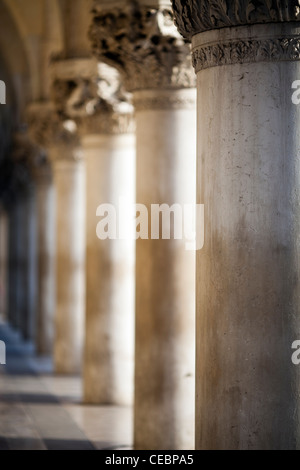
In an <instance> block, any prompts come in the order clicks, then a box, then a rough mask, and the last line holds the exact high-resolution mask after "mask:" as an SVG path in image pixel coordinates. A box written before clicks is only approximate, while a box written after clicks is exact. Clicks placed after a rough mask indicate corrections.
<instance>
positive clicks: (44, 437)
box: [0, 325, 132, 450]
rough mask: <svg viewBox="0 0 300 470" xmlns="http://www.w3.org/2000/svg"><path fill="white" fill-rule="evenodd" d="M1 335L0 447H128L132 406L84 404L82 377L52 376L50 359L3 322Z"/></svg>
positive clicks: (13, 448) (66, 448) (49, 448)
mask: <svg viewBox="0 0 300 470" xmlns="http://www.w3.org/2000/svg"><path fill="white" fill-rule="evenodd" d="M0 340H2V341H4V342H5V343H6V347H7V359H6V362H7V365H6V366H1V365H0V450H97V449H130V448H132V410H131V409H130V408H121V407H110V406H85V405H82V404H81V403H80V400H81V380H80V378H78V377H59V376H54V375H53V374H52V373H51V370H52V364H51V362H50V361H49V360H47V359H37V358H35V357H34V353H33V348H32V346H31V345H30V344H26V343H24V342H22V341H21V340H20V338H19V336H18V335H17V334H16V333H14V332H13V331H12V330H11V329H9V328H8V327H7V326H3V325H0Z"/></svg>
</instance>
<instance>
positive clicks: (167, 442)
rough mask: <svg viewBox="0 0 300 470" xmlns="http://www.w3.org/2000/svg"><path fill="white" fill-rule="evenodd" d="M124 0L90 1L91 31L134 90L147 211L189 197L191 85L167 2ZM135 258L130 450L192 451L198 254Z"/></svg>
mask: <svg viewBox="0 0 300 470" xmlns="http://www.w3.org/2000/svg"><path fill="white" fill-rule="evenodd" d="M129 3H130V8H128V5H129V4H128V2H122V1H119V2H114V8H113V7H112V5H111V3H110V2H107V1H104V2H103V1H102V2H100V1H96V2H95V5H94V22H93V24H92V26H91V30H90V37H91V40H92V43H93V49H94V52H95V53H96V55H97V56H98V57H99V59H100V60H103V61H107V62H109V63H111V64H114V65H115V66H116V67H117V68H118V69H119V71H120V72H121V73H122V75H123V80H124V84H125V86H126V88H127V90H129V91H132V92H133V96H134V105H135V108H136V125H137V147H136V148H137V202H138V203H140V204H144V205H145V206H146V207H147V209H148V213H149V214H150V213H151V205H152V204H168V205H170V206H172V205H173V204H179V205H181V206H182V207H183V205H184V204H194V203H195V194H196V176H195V173H196V103H195V98H196V91H195V89H194V88H193V87H194V73H193V70H192V68H191V64H190V61H189V55H190V50H189V46H187V45H186V44H185V43H184V41H183V40H182V39H180V37H179V35H178V33H177V31H176V30H175V27H174V25H173V17H172V14H171V12H170V4H169V2H162V1H149V2H148V3H147V4H146V3H145V2H135V3H133V2H129ZM124 24H125V25H126V28H127V29H125V28H124ZM110 25H113V27H111V26H110ZM124 30H125V31H126V32H125V38H123V39H120V38H122V34H121V31H123V32H124ZM106 35H107V36H109V37H110V38H111V40H110V41H105V38H104V36H106ZM136 262H137V268H136V353H135V363H136V366H135V448H136V449H192V448H193V447H194V388H195V384H194V369H195V366H194V357H195V349H194V336H195V322H194V314H195V305H194V301H195V253H194V252H188V251H187V250H186V246H185V242H184V240H174V239H171V240H162V239H159V240H144V239H143V240H141V239H140V240H138V242H137V261H136Z"/></svg>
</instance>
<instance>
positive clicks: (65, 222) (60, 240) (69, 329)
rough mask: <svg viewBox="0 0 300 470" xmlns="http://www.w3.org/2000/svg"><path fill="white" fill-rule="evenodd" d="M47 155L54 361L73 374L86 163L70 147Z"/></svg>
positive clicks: (79, 341) (81, 300)
mask: <svg viewBox="0 0 300 470" xmlns="http://www.w3.org/2000/svg"><path fill="white" fill-rule="evenodd" d="M78 152H79V153H78ZM49 155H50V158H51V160H52V161H53V170H54V180H55V186H56V293H57V294H56V295H57V297H56V302H57V303H56V315H55V343H54V363H55V371H56V372H57V373H60V374H72V373H78V372H80V371H81V368H82V354H83V338H84V312H85V165H84V161H83V160H82V158H81V154H80V150H78V149H74V148H73V147H70V148H69V147H60V146H58V147H53V148H52V149H51V150H50V151H49Z"/></svg>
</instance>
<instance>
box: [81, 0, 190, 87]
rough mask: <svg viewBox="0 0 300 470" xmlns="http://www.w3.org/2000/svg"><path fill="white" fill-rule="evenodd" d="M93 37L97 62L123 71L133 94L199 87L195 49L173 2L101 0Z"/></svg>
mask: <svg viewBox="0 0 300 470" xmlns="http://www.w3.org/2000/svg"><path fill="white" fill-rule="evenodd" d="M89 36H90V39H91V42H92V49H93V52H94V54H95V55H96V57H97V58H98V59H99V60H101V61H102V62H106V63H108V64H110V65H112V66H113V67H116V68H117V69H118V70H119V72H120V73H121V74H122V76H123V79H124V83H125V87H126V89H127V90H128V91H137V90H146V89H156V88H192V87H194V86H195V74H194V72H193V69H192V67H191V58H190V45H189V44H188V43H187V41H185V40H184V39H182V37H181V36H180V35H179V33H178V31H177V30H176V27H175V26H174V19H173V13H172V10H171V6H170V3H169V2H166V1H158V0H156V1H154V0H148V1H142V0H126V1H123V2H120V1H114V2H110V5H109V3H108V2H102V1H101V0H96V1H95V2H94V8H93V23H92V25H91V28H90V31H89Z"/></svg>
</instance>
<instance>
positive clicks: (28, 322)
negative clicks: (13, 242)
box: [21, 186, 37, 341]
mask: <svg viewBox="0 0 300 470" xmlns="http://www.w3.org/2000/svg"><path fill="white" fill-rule="evenodd" d="M22 199H23V200H22V202H21V210H22V230H23V239H22V289H23V304H22V334H23V337H24V339H25V340H27V341H33V340H34V337H35V322H36V307H37V302H36V300H37V250H36V195H35V188H34V187H33V186H30V187H28V188H27V190H26V193H25V194H24V196H23V198H22Z"/></svg>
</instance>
